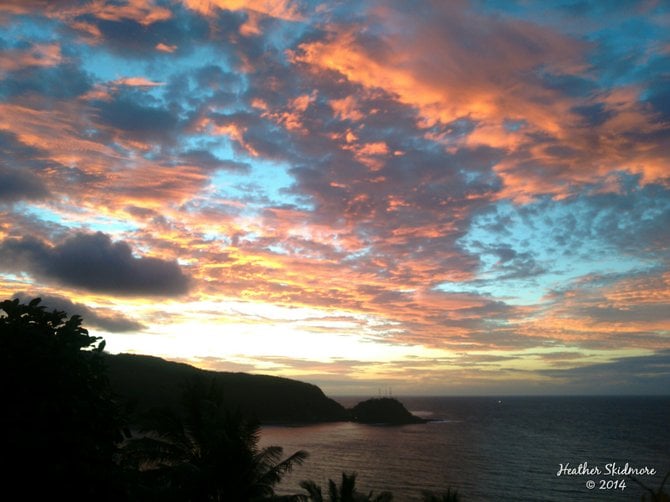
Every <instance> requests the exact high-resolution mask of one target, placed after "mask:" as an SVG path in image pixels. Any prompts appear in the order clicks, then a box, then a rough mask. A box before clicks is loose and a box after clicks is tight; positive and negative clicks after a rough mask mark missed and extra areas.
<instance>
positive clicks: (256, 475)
mask: <svg viewBox="0 0 670 502" xmlns="http://www.w3.org/2000/svg"><path fill="white" fill-rule="evenodd" d="M222 396H223V393H222V392H221V390H220V388H219V387H218V386H217V385H216V383H215V382H214V381H212V382H211V383H210V385H209V386H205V385H204V384H203V382H202V380H196V381H194V382H193V383H192V384H191V385H190V386H189V387H188V388H187V390H186V392H185V393H184V395H183V406H182V414H181V415H178V414H177V413H175V412H174V411H172V410H169V409H163V410H155V411H153V412H152V413H150V414H149V415H148V416H147V421H146V423H145V426H144V427H143V430H142V432H143V434H144V435H143V437H140V438H137V439H133V440H131V441H129V443H128V444H127V446H126V447H125V456H126V459H127V461H128V462H129V463H130V464H131V465H134V466H135V467H136V468H137V469H139V470H140V471H142V473H143V475H142V476H141V477H142V480H141V481H142V482H143V483H144V486H146V487H148V488H149V489H152V490H153V492H154V493H155V494H156V495H158V498H159V499H160V500H180V501H189V502H201V501H230V502H235V501H254V500H271V499H273V497H274V496H275V493H274V487H275V486H276V485H277V484H278V483H279V482H280V481H281V479H282V477H283V476H284V475H285V474H286V473H288V472H290V471H291V469H292V468H293V467H294V466H295V465H300V464H302V463H303V462H304V460H305V459H306V458H307V453H306V452H304V451H298V452H296V453H294V454H293V455H291V456H289V457H288V458H286V459H282V453H283V450H282V448H281V447H278V446H270V447H267V448H259V446H258V441H259V438H260V426H259V424H258V422H256V421H252V420H250V419H248V418H245V417H244V416H243V415H242V414H240V413H239V412H233V411H230V410H228V409H227V408H226V407H225V405H224V401H223V398H222ZM145 498H146V493H145Z"/></svg>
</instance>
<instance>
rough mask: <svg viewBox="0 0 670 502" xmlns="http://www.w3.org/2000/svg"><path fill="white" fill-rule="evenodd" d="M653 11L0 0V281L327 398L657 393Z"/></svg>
mask: <svg viewBox="0 0 670 502" xmlns="http://www.w3.org/2000/svg"><path fill="white" fill-rule="evenodd" d="M669 126H670V4H669V3H668V2H664V1H633V0H631V1H628V0H621V1H617V2H602V1H588V0H584V1H580V0H555V1H551V2H550V1H546V2H545V1H542V2H527V1H524V0H510V1H495V0H471V1H465V0H453V1H449V2H444V1H429V0H426V1H420V2H407V1H401V0H379V1H374V0H366V1H353V0H351V1H346V0H342V1H332V2H315V1H307V0H299V1H291V0H276V1H273V0H247V1H242V0H89V1H80V0H59V1H57V2H55V1H46V0H3V1H2V2H1V3H0V296H2V297H3V298H13V297H18V298H21V299H28V298H32V297H36V296H39V297H41V298H42V299H43V304H45V305H47V306H48V307H50V308H57V309H60V310H65V311H66V312H68V313H69V314H79V315H81V316H82V317H83V319H84V326H85V327H87V328H88V329H89V331H90V332H91V333H92V334H94V335H96V336H101V337H103V338H104V339H105V340H106V343H107V350H109V351H110V352H113V353H119V352H130V353H139V354H151V355H156V356H160V357H164V358H167V359H170V360H175V361H181V362H188V363H190V364H194V365H196V366H199V367H201V368H207V369H214V370H222V371H244V372H252V373H264V374H271V375H278V376H285V377H290V378H296V379H299V380H303V381H307V382H311V383H315V384H317V385H319V386H320V387H321V388H322V389H323V390H324V391H325V392H326V393H327V394H329V395H345V394H356V395H377V394H378V393H379V392H384V393H389V392H392V393H393V394H396V395H401V394H425V395H503V394H658V393H667V392H668V390H667V389H668V388H670V266H669V265H670V127H669Z"/></svg>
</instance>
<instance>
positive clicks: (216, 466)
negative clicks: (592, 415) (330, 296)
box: [0, 299, 668, 502]
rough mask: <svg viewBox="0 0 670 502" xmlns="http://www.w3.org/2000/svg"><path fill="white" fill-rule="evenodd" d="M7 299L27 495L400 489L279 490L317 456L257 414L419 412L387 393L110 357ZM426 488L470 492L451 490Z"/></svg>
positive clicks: (6, 357) (17, 437)
mask: <svg viewBox="0 0 670 502" xmlns="http://www.w3.org/2000/svg"><path fill="white" fill-rule="evenodd" d="M0 311H4V314H0V389H1V392H2V400H3V404H4V409H3V412H2V413H0V426H1V427H2V431H3V433H4V437H3V439H4V441H3V450H2V453H3V457H4V459H5V462H4V467H3V469H0V473H1V474H0V481H1V482H2V484H3V489H4V492H5V493H6V494H12V493H13V494H15V499H16V500H68V501H119V502H124V501H168V502H170V501H174V502H205V501H227V502H251V501H281V500H283V501H307V502H309V501H313V502H324V501H328V502H361V501H376V502H386V501H390V500H392V499H393V497H392V494H391V493H389V492H380V493H377V494H375V493H373V492H362V491H360V490H359V489H358V488H357V487H356V475H355V473H351V474H347V473H342V478H341V481H340V482H339V483H336V482H335V481H333V480H332V479H331V480H329V482H328V486H327V488H326V489H322V487H321V486H319V485H317V484H316V483H315V482H314V481H309V480H308V481H303V482H302V483H301V484H300V486H301V488H302V490H303V492H302V493H296V494H294V495H289V496H280V495H277V494H276V493H275V488H276V486H277V485H278V484H279V483H280V482H281V480H282V477H283V476H284V475H285V474H286V473H288V472H290V471H291V469H293V468H295V467H297V466H299V465H300V464H302V463H303V462H304V461H305V459H306V458H307V456H308V455H307V453H306V452H304V451H297V452H294V453H292V454H290V455H289V456H286V457H285V456H284V453H283V450H282V448H281V447H279V446H270V447H266V448H260V447H259V444H258V443H259V438H260V425H259V424H260V421H261V420H263V421H270V422H285V421H290V422H315V421H329V420H344V419H353V420H356V421H360V422H363V423H384V424H404V423H419V422H422V420H421V419H419V418H418V417H414V416H413V415H411V414H410V413H409V412H408V411H407V410H406V409H405V408H404V407H403V406H402V405H401V404H400V403H399V402H398V401H396V400H394V399H390V398H384V399H371V400H368V401H364V402H362V403H359V404H358V405H357V406H355V407H354V408H353V409H352V410H349V411H347V410H345V409H344V408H342V406H340V405H339V404H338V403H336V402H335V401H333V400H331V399H328V398H327V397H326V396H325V395H324V394H323V392H321V390H320V389H319V388H318V387H316V386H314V385H309V384H305V383H302V382H296V381H293V380H289V379H285V378H275V377H268V376H254V375H246V374H241V373H216V372H207V371H203V370H198V369H197V368H193V367H191V366H188V365H185V364H178V363H170V362H167V361H163V360H161V359H158V358H153V357H147V356H130V355H120V356H110V355H107V354H104V353H103V349H104V347H105V344H104V341H103V340H101V339H99V338H97V337H93V336H90V335H89V334H88V331H87V330H86V329H84V328H83V327H82V326H81V324H82V319H81V318H80V317H78V316H76V315H73V316H71V317H68V316H67V314H66V313H65V312H62V311H51V312H50V311H48V310H47V309H46V308H45V307H44V306H41V305H40V300H39V299H34V300H32V301H30V302H29V303H27V304H22V303H20V302H19V300H6V301H3V302H0ZM178 389H181V391H179V390H178ZM131 430H132V433H131ZM667 478H668V476H666V479H665V480H664V483H665V481H666V480H667ZM635 481H636V482H637V480H635ZM638 483H639V482H638ZM640 484H641V483H640ZM643 487H644V486H643ZM644 488H645V490H647V491H648V492H649V494H651V497H652V498H651V500H668V497H667V495H666V494H665V492H663V485H661V488H659V489H658V490H657V491H653V490H651V489H649V488H647V487H644ZM423 500H424V501H425V502H457V501H458V500H460V498H459V495H458V493H457V492H455V491H452V490H448V491H447V492H446V493H442V494H434V493H430V492H424V493H423Z"/></svg>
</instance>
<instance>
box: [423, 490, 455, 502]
mask: <svg viewBox="0 0 670 502" xmlns="http://www.w3.org/2000/svg"><path fill="white" fill-rule="evenodd" d="M460 500H461V498H460V496H459V495H458V491H456V490H453V491H452V489H451V488H449V489H448V490H447V491H446V492H444V493H442V494H440V495H436V494H434V493H432V492H429V491H424V492H423V502H460Z"/></svg>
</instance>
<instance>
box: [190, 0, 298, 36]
mask: <svg viewBox="0 0 670 502" xmlns="http://www.w3.org/2000/svg"><path fill="white" fill-rule="evenodd" d="M183 2H184V5H186V7H188V8H189V9H193V10H195V11H197V12H199V13H200V14H203V15H206V16H208V15H211V14H213V13H214V12H215V9H222V10H232V11H237V10H246V11H251V12H255V13H258V14H263V15H265V16H270V17H276V18H278V19H284V20H287V21H298V20H300V19H302V16H301V15H300V13H299V12H298V6H297V4H296V3H294V2H292V1H291V0H276V1H275V0H183ZM248 29H250V30H253V29H252V28H248ZM250 33H251V32H250Z"/></svg>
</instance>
